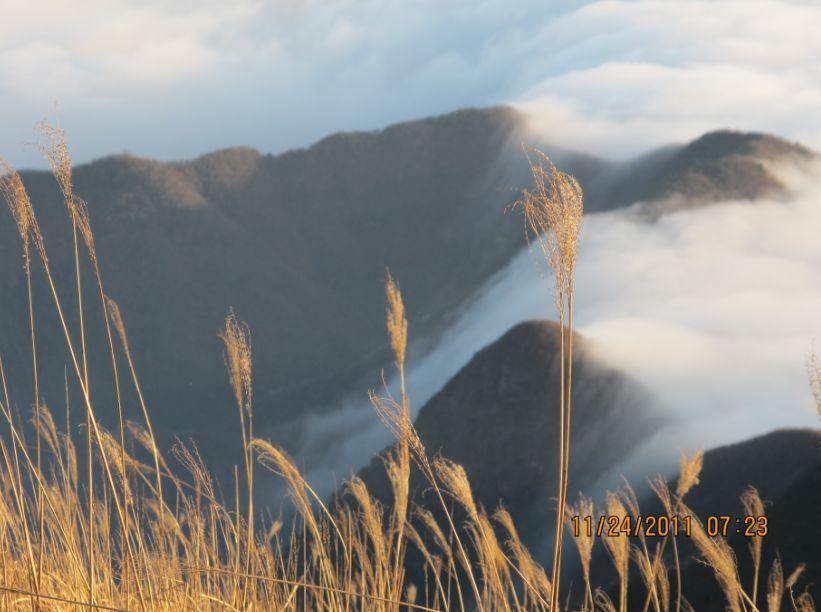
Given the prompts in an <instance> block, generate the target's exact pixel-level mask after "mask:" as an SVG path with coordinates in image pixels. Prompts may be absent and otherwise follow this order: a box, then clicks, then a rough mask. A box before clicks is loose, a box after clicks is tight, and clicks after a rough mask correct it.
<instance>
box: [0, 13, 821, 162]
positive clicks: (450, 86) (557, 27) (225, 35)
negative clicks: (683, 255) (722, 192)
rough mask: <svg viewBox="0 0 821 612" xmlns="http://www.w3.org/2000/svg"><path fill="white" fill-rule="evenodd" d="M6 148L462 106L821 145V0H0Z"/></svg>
mask: <svg viewBox="0 0 821 612" xmlns="http://www.w3.org/2000/svg"><path fill="white" fill-rule="evenodd" d="M0 15H2V16H3V18H2V20H0V155H2V156H4V157H5V158H6V159H8V160H9V161H11V162H12V163H13V164H15V165H17V166H19V167H33V166H43V162H42V161H41V160H40V158H39V156H38V154H37V152H36V149H35V148H34V147H32V146H31V145H28V144H26V143H30V142H31V141H33V140H35V138H36V134H35V125H36V123H37V122H38V121H40V120H42V119H50V120H52V121H57V122H59V123H60V124H61V125H62V126H64V127H65V129H66V131H67V135H68V139H69V142H70V144H71V147H72V151H73V155H74V160H75V162H84V161H88V160H91V159H94V158H97V157H101V156H104V155H108V154H112V153H121V152H130V153H133V154H136V155H141V156H147V157H153V158H157V159H163V160H168V159H187V158H191V157H195V156H197V155H200V154H203V153H206V152H208V151H212V150H215V149H218V148H222V147H227V146H235V145H248V146H253V147H256V148H258V149H260V150H261V151H263V152H271V153H277V152H281V151H284V150H287V149H290V148H294V147H300V146H307V145H309V144H311V143H312V142H315V141H316V140H318V139H320V138H322V137H323V136H326V135H328V134H330V133H333V132H336V131H340V130H361V129H366V130H370V129H378V128H381V127H384V126H385V125H388V124H390V123H394V122H397V121H404V120H408V119H413V118H418V117H424V116H428V115H432V114H438V113H443V112H448V111H451V110H454V109H456V108H460V107H466V106H487V105H493V104H500V103H509V104H514V105H517V106H519V107H521V108H523V109H525V110H526V111H527V112H528V113H530V115H531V117H532V119H533V124H534V126H536V127H537V128H538V129H540V130H541V131H544V133H545V134H546V135H547V136H548V137H549V138H550V139H551V140H553V141H554V142H555V143H556V144H560V145H564V146H569V147H573V148H576V149H581V150H587V151H591V152H594V153H598V154H602V155H608V156H611V157H622V158H623V157H627V156H631V155H635V154H638V153H641V152H643V151H645V150H646V149H648V148H650V147H653V146H657V145H660V144H665V143H668V142H671V141H684V140H687V139H689V138H692V137H695V136H697V135H699V134H700V133H703V132H704V131H707V130H710V129H714V128H718V127H730V128H737V129H745V130H761V131H770V132H774V133H777V134H779V135H782V136H784V137H787V138H789V139H791V140H798V141H801V142H803V143H805V144H808V145H810V146H813V147H815V148H819V149H821V113H818V112H817V109H818V108H821V64H820V63H819V62H818V61H817V59H818V58H819V57H821V37H819V36H817V29H818V24H819V23H821V3H817V2H813V1H809V0H808V1H806V2H802V1H800V0H761V1H759V0H716V1H710V2H706V1H700V0H691V1H689V2H679V1H678V0H670V1H666V0H636V1H630V2H628V1H611V0H600V1H595V2H581V1H574V0H558V1H552V2H545V1H544V0H521V1H519V2H516V3H514V4H512V3H510V2H509V1H508V0H469V1H468V0H465V1H462V0H458V1H447V0H276V1H273V2H262V1H260V0H233V1H232V2H224V1H222V0H220V1H216V0H197V1H194V0H164V1H161V0H143V1H140V2H137V1H135V0H83V1H81V0H59V1H58V0H51V1H49V2H43V1H38V0H32V1H30V2H17V1H12V0H0Z"/></svg>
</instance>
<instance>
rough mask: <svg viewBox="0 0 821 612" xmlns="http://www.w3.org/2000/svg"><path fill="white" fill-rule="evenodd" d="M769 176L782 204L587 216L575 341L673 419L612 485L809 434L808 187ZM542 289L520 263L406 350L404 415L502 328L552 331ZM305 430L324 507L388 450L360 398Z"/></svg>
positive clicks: (819, 312) (788, 173) (530, 256)
mask: <svg viewBox="0 0 821 612" xmlns="http://www.w3.org/2000/svg"><path fill="white" fill-rule="evenodd" d="M780 174H781V175H782V177H783V179H784V180H785V181H786V182H787V184H788V185H789V188H790V191H791V196H790V197H789V198H788V200H787V201H784V200H782V199H772V200H771V199H761V200H757V201H754V202H750V201H728V202H722V203H719V204H714V205H709V206H704V207H695V208H691V209H687V210H681V211H678V212H674V213H669V214H666V215H664V216H661V217H660V218H658V219H655V220H653V219H651V218H649V217H648V216H647V215H646V214H642V212H641V207H633V208H631V209H626V210H621V211H616V212H610V213H601V214H591V215H588V216H586V217H585V219H584V223H583V227H582V233H581V243H580V247H579V260H578V269H577V283H576V291H577V294H576V296H577V297H576V326H577V330H578V331H579V332H581V333H582V334H583V335H584V336H586V337H587V338H588V339H589V340H592V341H593V343H594V344H595V346H596V351H597V352H598V355H599V357H601V358H602V359H604V360H606V361H608V362H610V363H611V364H613V365H614V366H616V367H617V368H619V369H621V370H623V371H624V372H626V373H627V374H629V375H630V376H632V377H633V378H634V379H636V380H637V381H639V382H640V383H641V384H643V385H644V386H645V387H647V388H648V389H649V390H650V391H651V392H653V393H654V394H655V396H656V397H657V398H658V406H657V407H658V409H660V410H664V411H666V412H667V413H668V414H670V415H671V416H672V417H674V418H675V420H676V425H675V426H674V427H671V428H669V429H666V430H662V431H661V432H659V434H658V435H657V436H656V437H655V438H653V439H652V440H648V442H647V445H646V447H645V448H642V449H636V454H635V455H634V456H633V457H631V458H629V459H628V460H627V461H626V462H625V464H624V465H623V466H620V468H617V469H616V472H620V471H621V472H624V473H625V474H626V475H629V472H631V471H633V470H636V471H639V472H641V474H640V475H641V476H644V475H646V469H647V464H648V463H650V464H651V465H652V469H653V470H654V471H655V470H658V469H664V468H665V467H670V468H672V467H673V465H674V464H675V462H676V461H677V459H678V452H679V450H680V449H684V450H687V451H692V450H693V449H695V448H704V449H709V448H711V447H715V446H718V445H722V444H727V443H731V442H736V441H740V440H743V439H746V438H749V437H752V436H755V435H759V434H763V433H765V432H768V431H771V430H773V429H777V428H785V427H817V426H818V424H819V419H818V415H817V414H816V412H815V407H814V404H813V400H812V397H811V395H810V392H809V387H808V382H807V374H806V359H807V356H808V355H809V353H810V351H811V350H812V349H813V346H814V342H815V343H816V344H815V347H816V348H817V349H819V350H821V347H819V344H821V240H819V232H821V172H819V171H818V169H815V170H812V171H808V172H807V171H805V172H798V171H796V170H789V169H781V170H780ZM549 285H550V278H549V275H548V274H547V273H546V268H545V266H544V265H543V264H542V263H541V262H540V261H539V259H538V256H537V255H536V253H534V252H531V251H529V250H524V251H522V252H521V253H520V254H519V255H518V256H516V257H515V258H514V259H513V260H512V261H511V262H510V264H509V265H508V266H507V267H506V268H505V269H504V270H502V271H501V272H500V273H499V274H498V275H496V276H495V277H494V278H493V279H492V280H491V281H490V282H489V283H488V284H487V285H486V286H485V287H483V288H482V289H481V290H480V291H479V292H478V294H477V295H476V296H475V298H474V299H473V300H472V301H471V302H470V304H469V305H468V306H467V307H466V309H465V310H464V312H463V313H462V314H461V316H460V317H459V318H458V320H457V321H456V323H455V324H454V325H453V326H452V327H451V328H450V329H449V330H448V331H447V333H445V334H444V335H443V336H441V337H440V338H439V340H438V342H437V343H436V344H435V346H434V347H433V349H432V350H430V351H429V352H427V353H426V354H425V355H424V356H421V357H420V356H419V355H418V353H419V352H420V351H415V353H417V354H416V358H415V361H412V362H411V363H410V366H409V372H408V389H409V393H410V396H411V399H412V406H413V407H414V413H416V412H417V411H418V409H419V407H421V406H422V405H423V404H424V403H425V402H426V401H427V400H428V399H429V398H430V397H431V396H432V395H433V394H434V393H436V392H437V391H438V390H439V389H441V388H442V387H443V386H444V385H445V383H446V382H447V381H448V380H449V379H450V378H451V377H452V376H453V375H454V374H455V373H456V372H458V371H459V370H460V369H461V368H462V367H463V366H464V365H465V364H467V363H468V361H469V360H470V358H471V357H472V356H473V355H474V353H475V352H476V351H478V350H479V349H481V348H482V347H484V346H486V345H488V344H490V343H491V342H493V341H494V340H496V339H497V338H498V337H499V336H501V335H502V334H503V333H504V332H506V331H507V330H508V329H510V328H511V327H512V326H513V325H515V324H516V323H518V322H520V321H523V320H527V319H555V318H556V314H555V311H554V308H553V301H552V297H551V289H550V286H549ZM411 329H413V321H411ZM373 378H374V380H373V385H374V387H378V386H379V384H380V379H379V375H378V374H374V377H373ZM389 386H390V387H393V388H394V390H395V387H396V384H395V381H392V382H390V381H389ZM304 426H305V429H306V431H308V432H310V442H309V444H308V445H307V446H306V447H305V448H304V449H303V452H302V453H300V459H301V460H302V461H304V463H305V465H306V467H307V468H308V476H309V480H310V481H311V482H312V483H314V484H315V485H316V486H317V487H318V488H319V489H320V490H322V491H323V492H330V491H331V490H333V488H334V486H336V485H338V484H339V483H341V482H342V481H343V480H344V479H345V478H346V477H347V476H349V475H350V473H351V472H352V471H354V470H356V469H358V468H359V467H361V466H362V465H364V464H365V463H367V462H368V460H369V459H370V458H371V457H372V456H373V455H374V454H375V453H376V452H378V451H379V450H381V449H382V448H383V447H384V446H385V445H386V444H388V443H389V442H390V441H391V438H390V435H389V434H388V432H387V431H386V430H385V429H384V427H383V426H382V424H381V423H380V422H379V420H378V418H377V417H376V415H375V414H374V412H373V410H372V408H371V407H370V406H369V405H368V402H367V397H366V395H365V393H364V392H363V393H362V394H361V395H359V396H356V397H351V398H348V400H346V401H345V402H343V403H342V405H340V406H338V407H337V409H336V410H334V411H332V412H331V413H330V414H324V415H322V416H317V417H309V421H308V422H306V423H305V424H304ZM616 472H614V475H617V474H616Z"/></svg>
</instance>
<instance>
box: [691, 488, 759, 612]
mask: <svg viewBox="0 0 821 612" xmlns="http://www.w3.org/2000/svg"><path fill="white" fill-rule="evenodd" d="M679 506H680V507H681V510H682V513H683V514H684V515H685V516H689V517H690V524H691V532H690V533H691V536H692V541H693V543H694V544H695V545H696V548H697V549H698V551H699V552H700V553H701V556H702V559H703V560H704V563H706V564H707V565H708V566H709V567H710V568H711V569H712V570H713V574H714V575H715V577H716V580H717V581H718V583H719V585H720V586H721V589H722V590H723V591H724V596H725V597H726V599H727V604H728V609H729V610H731V611H732V612H740V611H741V610H742V609H745V606H744V602H743V600H744V598H745V596H746V594H745V593H744V589H743V588H742V587H741V580H740V579H739V577H738V569H737V568H738V564H737V562H736V557H735V553H733V549H732V548H730V545H729V544H727V541H726V540H725V539H724V538H722V537H720V536H716V537H710V536H709V535H707V531H706V530H705V528H704V525H703V524H702V523H701V520H700V519H699V518H698V516H696V514H695V513H694V512H693V511H692V510H690V509H689V508H688V507H687V506H685V505H684V504H683V503H680V504H679Z"/></svg>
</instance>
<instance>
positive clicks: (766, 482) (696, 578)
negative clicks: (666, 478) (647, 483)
mask: <svg viewBox="0 0 821 612" xmlns="http://www.w3.org/2000/svg"><path fill="white" fill-rule="evenodd" d="M647 476H648V477H651V476H653V474H652V473H648V474H647ZM673 480H674V479H673ZM633 484H640V483H633ZM749 486H754V487H755V488H756V489H757V490H758V492H759V494H760V496H761V499H762V501H763V502H764V505H765V513H766V515H767V517H768V534H767V536H766V537H765V538H764V540H763V552H762V569H761V572H762V574H761V577H760V580H761V585H763V586H762V587H761V589H760V590H759V594H760V595H763V593H764V592H766V577H767V575H768V573H769V571H770V567H771V565H772V562H773V560H774V559H775V557H776V556H778V557H779V558H780V559H781V562H782V564H783V566H784V572H785V575H786V574H789V573H790V572H792V571H793V570H794V569H795V568H796V567H797V566H798V565H799V564H801V563H806V570H805V572H804V575H803V577H802V580H801V581H800V582H799V584H798V586H797V587H796V593H798V592H800V591H802V590H803V588H804V586H805V585H807V586H810V587H811V588H812V589H813V590H815V589H817V585H814V584H813V583H814V582H815V579H816V578H817V576H819V575H821V553H820V552H819V550H818V542H820V541H821V524H819V521H818V508H819V504H821V430H807V429H792V430H777V431H773V432H771V433H768V434H765V435H762V436H758V437H755V438H752V439H749V440H744V441H742V442H739V443H736V444H731V445H728V446H722V447H718V448H714V449H712V450H709V451H707V452H705V453H704V464H703V468H702V470H701V474H700V477H699V483H698V484H697V485H696V486H695V487H694V488H693V489H692V490H691V491H690V492H689V493H687V496H686V497H685V500H684V501H685V503H686V504H687V505H688V506H689V507H690V508H692V509H693V511H694V512H695V514H696V515H698V516H699V517H701V518H702V520H703V521H706V520H707V517H708V516H729V517H731V521H732V526H731V528H730V529H729V534H728V537H727V540H728V542H729V543H730V545H731V546H732V548H733V550H734V552H735V555H736V558H737V560H738V567H739V575H740V577H741V580H742V583H743V584H744V585H745V586H746V587H748V588H749V587H750V585H751V584H752V578H751V577H752V574H753V566H752V562H751V561H750V554H749V552H748V549H747V544H748V540H747V539H746V538H745V537H744V536H742V535H740V534H736V533H735V529H736V525H735V522H734V521H735V519H736V518H740V517H743V516H745V513H744V509H743V506H742V504H741V501H740V500H739V496H740V495H741V494H742V493H743V492H744V491H745V490H746V489H747V488H748V487H749ZM640 508H641V510H642V512H643V513H645V514H659V513H661V512H663V508H662V506H661V504H660V503H659V502H658V500H657V499H656V498H655V496H654V495H649V496H647V497H645V498H644V499H643V500H641V503H640ZM678 545H679V549H680V553H681V558H682V559H684V560H685V561H683V563H682V581H683V584H684V585H685V595H686V597H687V599H688V601H689V602H690V603H691V604H692V606H693V608H694V609H695V610H723V609H724V602H725V599H724V595H723V593H722V591H721V589H720V587H719V585H718V583H717V582H716V580H715V578H714V576H713V572H712V570H711V569H709V568H708V567H706V566H705V565H704V564H703V563H701V562H699V561H697V560H696V558H698V557H699V553H698V552H697V551H696V550H695V547H694V546H693V545H692V543H691V542H690V541H689V539H688V538H687V537H685V536H681V537H679V538H678ZM668 557H669V558H667V563H668V565H669V566H671V567H672V565H673V559H672V557H671V556H669V555H668ZM577 566H578V561H577V559H576V557H575V555H573V556H572V561H571V564H570V565H569V567H570V568H571V571H578V567H577ZM632 571H633V569H631V572H632ZM592 574H593V575H596V576H599V580H600V581H601V582H602V584H603V586H606V585H607V582H608V581H610V584H611V586H610V588H609V590H610V591H611V593H613V594H615V593H617V590H618V587H617V586H616V584H615V582H616V576H615V573H614V571H613V570H612V567H611V562H610V559H609V558H608V557H607V555H606V553H605V551H604V549H603V547H602V546H601V543H600V542H597V543H596V548H595V549H594V558H593V570H592ZM670 575H671V579H674V577H673V574H672V571H671V574H670ZM630 588H631V590H633V593H634V596H635V599H633V600H632V606H631V608H630V609H633V607H635V606H641V605H642V604H643V603H644V594H645V593H646V591H645V588H644V586H643V584H642V583H641V581H640V580H639V578H638V576H633V580H632V584H631V587H630ZM815 594H817V591H815ZM758 604H759V606H760V607H761V609H764V607H765V603H764V601H763V597H762V600H761V601H759V602H758Z"/></svg>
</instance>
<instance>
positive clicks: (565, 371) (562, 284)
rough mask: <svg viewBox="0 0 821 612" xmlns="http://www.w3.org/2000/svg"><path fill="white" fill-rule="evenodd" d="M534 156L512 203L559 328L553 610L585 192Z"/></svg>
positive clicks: (539, 154)
mask: <svg viewBox="0 0 821 612" xmlns="http://www.w3.org/2000/svg"><path fill="white" fill-rule="evenodd" d="M533 154H534V155H535V157H536V158H537V159H536V160H535V161H534V160H532V159H531V158H530V157H528V163H529V165H530V170H531V174H532V175H533V183H534V189H533V191H530V190H527V189H525V190H523V191H522V198H521V200H519V201H518V202H516V203H515V204H514V206H519V207H521V208H522V210H523V211H524V218H525V230H526V234H527V237H528V241H530V239H531V238H532V239H534V240H535V241H536V243H537V245H538V247H539V250H540V251H541V254H542V256H543V258H544V259H545V261H546V262H547V263H548V264H549V265H550V267H551V268H552V269H553V274H554V276H555V285H554V291H553V297H554V301H555V304H556V310H557V311H558V314H559V326H560V329H561V341H560V353H561V365H560V376H561V385H560V391H559V399H560V401H559V405H560V415H559V416H560V418H559V464H558V465H559V475H558V476H559V477H558V479H557V482H558V495H557V498H558V507H557V513H556V521H555V541H554V546H553V569H552V578H551V582H552V584H553V586H554V589H553V596H552V598H551V602H550V605H551V609H554V610H555V609H556V608H558V604H559V585H560V578H561V562H562V538H563V535H564V528H563V525H564V515H565V508H566V506H567V485H568V477H569V473H570V419H571V412H572V411H571V404H572V403H571V398H572V395H571V388H572V380H573V375H572V372H573V294H574V284H575V271H576V255H577V250H578V242H579V231H580V229H581V222H582V215H583V212H584V194H583V192H582V188H581V186H580V185H579V182H578V181H577V180H576V178H575V177H573V176H571V175H570V174H567V173H565V172H561V171H560V170H559V169H558V168H556V166H555V165H554V164H553V162H552V161H550V159H549V158H548V157H547V156H546V155H545V154H544V153H542V152H541V151H538V150H534V151H533Z"/></svg>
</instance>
